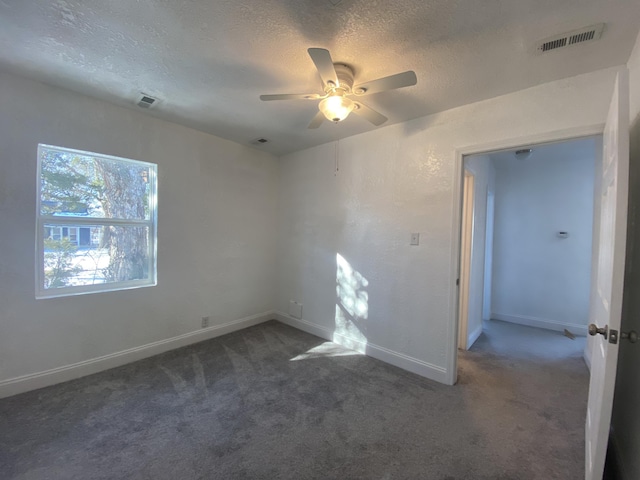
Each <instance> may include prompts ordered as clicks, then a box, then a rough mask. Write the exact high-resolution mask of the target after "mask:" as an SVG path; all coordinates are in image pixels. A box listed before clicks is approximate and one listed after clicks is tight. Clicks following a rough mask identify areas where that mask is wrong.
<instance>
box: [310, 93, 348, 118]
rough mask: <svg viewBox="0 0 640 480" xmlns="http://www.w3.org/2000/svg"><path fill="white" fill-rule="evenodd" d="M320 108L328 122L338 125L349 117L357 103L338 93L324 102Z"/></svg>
mask: <svg viewBox="0 0 640 480" xmlns="http://www.w3.org/2000/svg"><path fill="white" fill-rule="evenodd" d="M318 108H319V109H320V111H321V112H322V113H323V114H324V116H325V117H327V120H330V121H332V122H335V123H338V122H341V121H342V120H344V119H345V118H347V117H348V116H349V114H350V113H351V112H352V111H353V109H354V108H355V103H353V101H352V100H351V99H349V98H347V97H345V96H343V95H341V94H339V93H338V94H335V95H330V96H328V97H327V98H325V99H324V100H322V101H321V102H320V105H318Z"/></svg>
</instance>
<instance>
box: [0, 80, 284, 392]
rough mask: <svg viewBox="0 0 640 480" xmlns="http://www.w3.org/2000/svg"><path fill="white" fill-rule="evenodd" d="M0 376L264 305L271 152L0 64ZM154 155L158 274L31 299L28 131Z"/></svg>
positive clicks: (126, 153) (37, 138) (272, 194)
mask: <svg viewBox="0 0 640 480" xmlns="http://www.w3.org/2000/svg"><path fill="white" fill-rule="evenodd" d="M0 105H2V109H1V111H0V169H1V174H0V224H1V225H2V235H0V381H1V380H5V379H9V378H13V377H17V376H21V375H25V374H32V373H36V372H41V371H44V370H48V369H52V368H55V367H60V366H65V365H69V364H73V363H76V362H80V361H84V360H87V359H91V358H95V357H99V356H101V355H107V354H111V353H114V352H118V351H120V350H124V349H128V348H133V347H138V346H140V345H144V344H147V343H150V342H154V341H159V340H163V339H167V338H170V337H174V336H177V335H180V334H183V333H185V332H190V331H194V330H197V329H199V328H200V322H201V317H202V316H211V324H212V325H217V324H221V323H224V322H229V321H232V320H236V319H240V318H244V317H246V316H249V315H254V314H258V313H262V312H265V311H268V310H271V309H272V308H273V304H272V301H273V295H274V291H275V290H274V288H275V287H274V285H273V282H272V279H273V277H274V275H275V271H276V270H275V258H274V257H275V235H276V231H275V227H274V221H273V219H274V218H275V214H276V205H277V193H276V182H277V160H276V159H275V158H274V157H272V156H271V155H269V154H264V153H260V152H257V151H255V150H252V149H250V148H247V147H242V146H240V145H238V144H235V143H232V142H229V141H226V140H222V139H219V138H217V137H213V136H210V135H207V134H203V133H200V132H196V131H194V130H190V129H188V128H185V127H182V126H178V125H174V124H170V123H167V122H164V121H160V120H156V119H153V118H150V117H148V116H146V115H143V114H142V113H138V112H135V111H132V110H129V109H123V108H121V107H116V106H113V105H109V104H107V103H104V102H102V101H99V100H94V99H91V98H88V97H83V96H81V95H77V94H73V93H70V92H68V91H65V90H60V89H57V88H53V87H48V86H45V85H42V84H38V83H34V82H31V81H28V80H25V79H23V78H20V77H14V76H11V75H8V74H0ZM39 142H40V143H47V144H52V145H59V146H63V147H70V148H77V149H82V150H87V151H92V152H99V153H105V154H110V155H116V156H122V157H128V158H133V159H139V160H143V161H148V162H154V163H157V164H158V175H159V179H158V185H159V187H158V194H159V195H158V285H157V286H155V287H150V288H142V289H135V290H126V291H119V292H109V293H98V294H92V295H81V296H75V297H65V298H51V299H44V300H36V299H35V296H34V285H35V280H34V274H35V265H34V257H35V255H34V242H35V220H34V218H35V217H34V215H35V211H36V207H35V201H36V181H37V179H36V150H37V145H38V143H39Z"/></svg>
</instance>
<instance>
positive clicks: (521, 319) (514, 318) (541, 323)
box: [491, 313, 587, 336]
mask: <svg viewBox="0 0 640 480" xmlns="http://www.w3.org/2000/svg"><path fill="white" fill-rule="evenodd" d="M491 318H493V319H495V320H502V321H503V322H511V323H517V324H519V325H526V326H528V327H537V328H546V329H547V330H555V331H557V332H562V331H564V329H565V328H566V329H567V330H569V331H570V332H571V333H573V334H574V335H581V336H586V335H587V326H586V325H578V324H575V323H565V322H558V321H556V320H549V319H546V318H538V317H528V316H525V315H508V314H506V313H492V314H491Z"/></svg>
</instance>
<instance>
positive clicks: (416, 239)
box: [409, 233, 420, 245]
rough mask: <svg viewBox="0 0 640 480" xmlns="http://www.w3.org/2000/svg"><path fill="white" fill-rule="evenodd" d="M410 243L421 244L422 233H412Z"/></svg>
mask: <svg viewBox="0 0 640 480" xmlns="http://www.w3.org/2000/svg"><path fill="white" fill-rule="evenodd" d="M409 245H420V234H419V233H412V234H411V243H409Z"/></svg>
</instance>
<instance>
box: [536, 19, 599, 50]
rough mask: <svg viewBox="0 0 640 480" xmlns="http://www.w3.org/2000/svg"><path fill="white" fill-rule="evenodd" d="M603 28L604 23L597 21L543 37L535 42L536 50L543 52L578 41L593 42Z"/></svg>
mask: <svg viewBox="0 0 640 480" xmlns="http://www.w3.org/2000/svg"><path fill="white" fill-rule="evenodd" d="M603 29H604V23H599V24H597V25H591V26H589V27H584V28H580V29H578V30H573V31H571V32H567V33H562V34H560V35H554V36H553V37H549V38H545V39H544V40H540V41H539V42H538V43H537V44H536V52H537V53H545V52H549V51H551V50H557V49H559V48H564V47H568V46H571V45H576V44H578V43H586V42H594V41H596V40H599V39H600V37H601V36H602V30H603Z"/></svg>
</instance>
